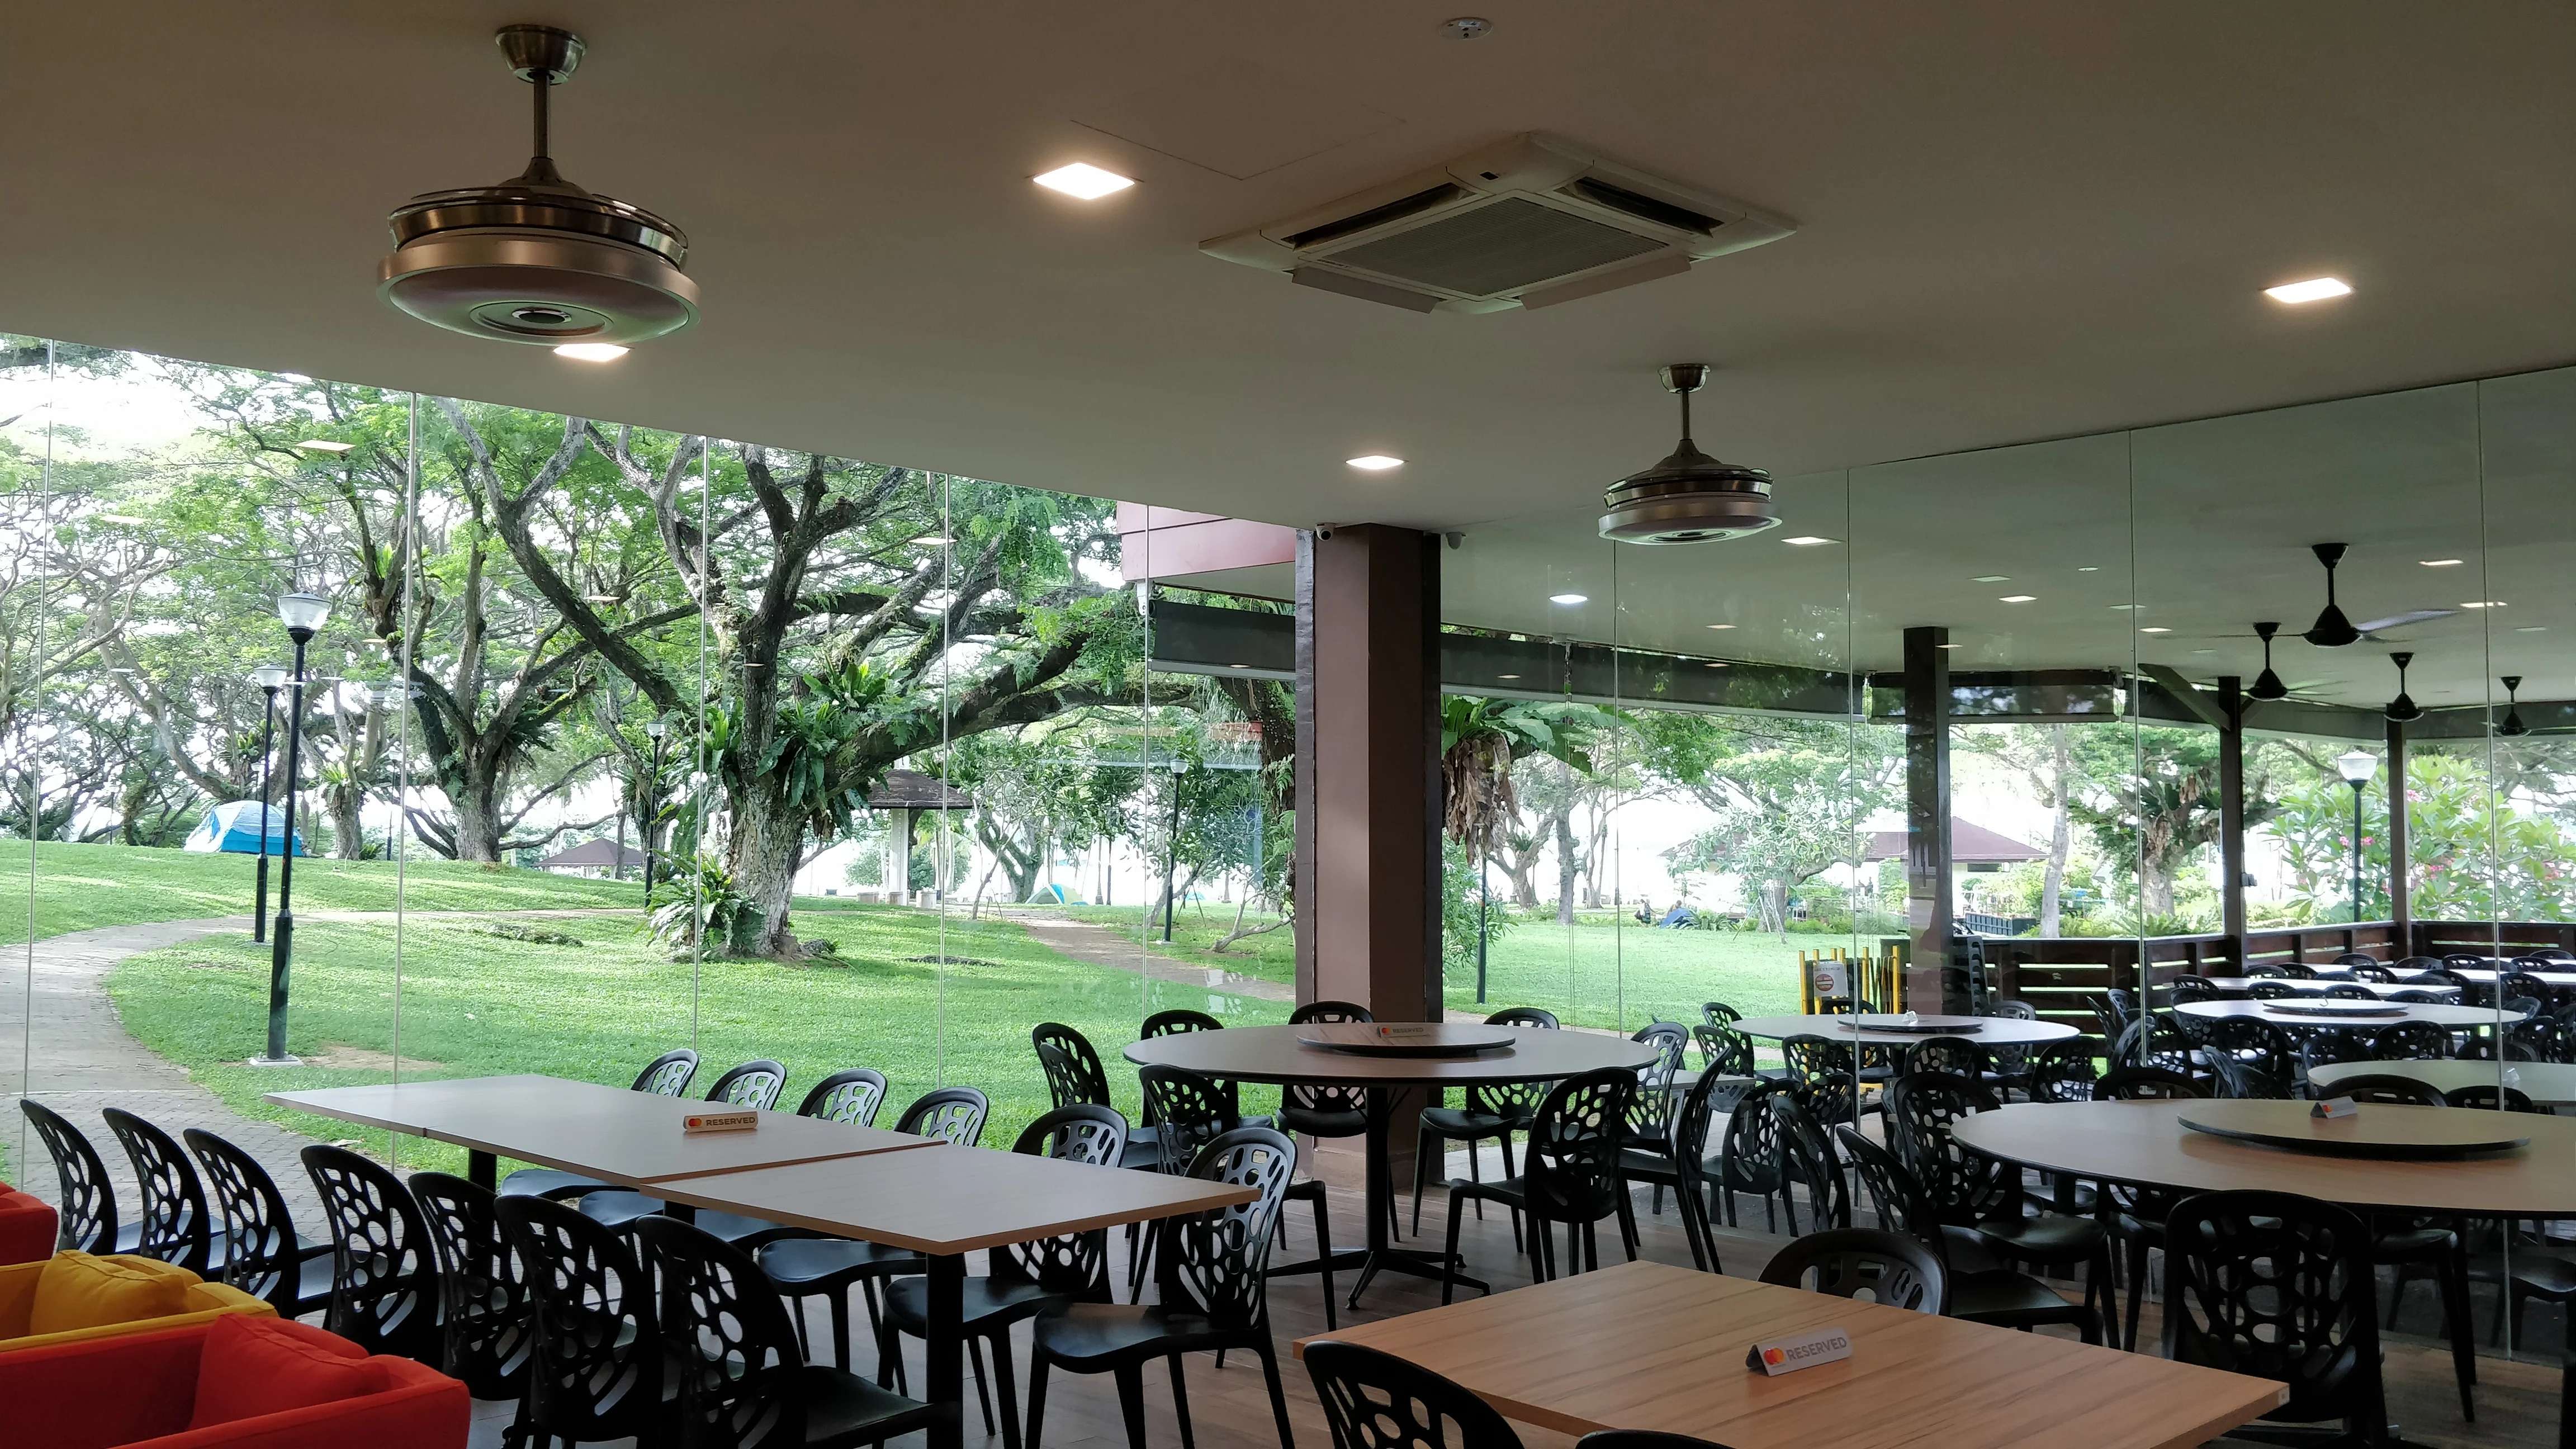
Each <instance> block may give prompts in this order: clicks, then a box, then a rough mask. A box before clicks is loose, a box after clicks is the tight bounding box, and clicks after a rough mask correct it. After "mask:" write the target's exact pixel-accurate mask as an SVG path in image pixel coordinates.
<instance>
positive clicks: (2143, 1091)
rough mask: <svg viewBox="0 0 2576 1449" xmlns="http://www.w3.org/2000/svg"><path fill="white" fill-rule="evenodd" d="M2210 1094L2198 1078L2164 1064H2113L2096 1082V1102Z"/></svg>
mask: <svg viewBox="0 0 2576 1449" xmlns="http://www.w3.org/2000/svg"><path fill="white" fill-rule="evenodd" d="M2208 1095H2209V1089H2208V1088H2206V1087H2204V1086H2202V1085H2201V1084H2200V1082H2199V1080H2198V1079H2196V1078H2193V1077H2190V1076H2186V1075H2184V1074H2183V1073H2181V1072H2177V1071H2172V1070H2169V1069H2167V1068H2164V1067H2113V1068H2112V1069H2111V1070H2109V1071H2107V1072H2104V1073H2103V1074H2102V1080H2100V1081H2098V1082H2095V1083H2094V1084H2093V1100H2094V1101H2096V1102H2152V1101H2170V1100H2172V1099H2174V1098H2177V1097H2206V1096H2208Z"/></svg>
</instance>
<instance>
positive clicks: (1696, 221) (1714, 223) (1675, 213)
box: [1565, 176, 1726, 236]
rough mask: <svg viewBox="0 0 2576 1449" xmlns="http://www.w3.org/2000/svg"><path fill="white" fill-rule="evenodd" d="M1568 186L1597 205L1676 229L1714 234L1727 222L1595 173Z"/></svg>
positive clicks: (1581, 177)
mask: <svg viewBox="0 0 2576 1449" xmlns="http://www.w3.org/2000/svg"><path fill="white" fill-rule="evenodd" d="M1565 189H1566V190H1567V191H1568V192H1570V193H1572V194H1573V195H1576V196H1580V197H1582V198H1583V199H1584V200H1586V201H1589V202H1591V203H1593V204H1594V205H1596V206H1606V207H1609V208H1611V209H1612V210H1614V211H1624V212H1626V213H1628V214H1629V215H1630V216H1633V217H1638V218H1641V219H1643V220H1646V221H1651V222H1655V223H1657V224H1658V225H1662V226H1668V227H1671V228H1672V229H1673V230H1675V231H1688V232H1697V233H1698V234H1700V235H1701V236H1713V235H1715V234H1716V232H1717V229H1718V228H1719V227H1721V226H1724V225H1726V223H1725V222H1722V221H1720V220H1718V219H1717V218H1716V217H1713V216H1702V215H1701V214H1700V213H1698V212H1696V211H1693V210H1691V209H1690V208H1689V207H1686V206H1675V205H1673V204H1672V203H1671V202H1669V201H1658V200H1656V199H1655V198H1654V197H1651V196H1645V195H1641V194H1640V193H1638V192H1634V191H1630V190H1629V189H1628V188H1626V187H1624V186H1613V185H1611V184H1610V183H1609V182H1607V181H1603V180H1601V179H1600V178H1598V177H1594V176H1578V177H1576V178H1574V179H1573V180H1572V181H1569V182H1567V183H1566V185H1565Z"/></svg>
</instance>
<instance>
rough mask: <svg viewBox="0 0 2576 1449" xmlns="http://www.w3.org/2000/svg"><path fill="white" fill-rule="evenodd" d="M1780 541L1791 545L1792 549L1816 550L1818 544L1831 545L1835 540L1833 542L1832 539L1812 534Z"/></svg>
mask: <svg viewBox="0 0 2576 1449" xmlns="http://www.w3.org/2000/svg"><path fill="white" fill-rule="evenodd" d="M1780 541H1781V542H1782V543H1785V544H1787V545H1789V546H1790V547H1791V548H1814V547H1815V546H1816V545H1817V544H1820V543H1831V542H1833V540H1832V539H1830V538H1818V537H1817V536H1816V535H1814V534H1812V533H1802V534H1799V535H1798V536H1797V537H1796V538H1784V539H1782V540H1780Z"/></svg>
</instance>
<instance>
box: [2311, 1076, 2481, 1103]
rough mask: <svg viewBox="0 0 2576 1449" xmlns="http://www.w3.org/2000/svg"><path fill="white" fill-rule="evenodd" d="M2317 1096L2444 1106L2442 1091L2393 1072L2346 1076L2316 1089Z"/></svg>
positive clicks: (2370, 1101) (2372, 1101)
mask: <svg viewBox="0 0 2576 1449" xmlns="http://www.w3.org/2000/svg"><path fill="white" fill-rule="evenodd" d="M2317 1094H2318V1095H2319V1096H2334V1097H2350V1098H2351V1099H2353V1100H2354V1101H2356V1102H2362V1103H2378V1104H2380V1105H2383V1106H2392V1107H2447V1106H2449V1105H2450V1103H2448V1102H2446V1101H2444V1100H2443V1099H2442V1094H2441V1093H2440V1092H2438V1091H2435V1090H2434V1089H2433V1088H2432V1087H2430V1086H2428V1085H2427V1084H2425V1083H2423V1082H2419V1081H2417V1080H2415V1079H2414V1078H2413V1077H2401V1076H2399V1075H2397V1074H2396V1073H2394V1072H2363V1073H2360V1074H2357V1075H2354V1076H2349V1077H2345V1078H2344V1079H2342V1080H2341V1081H2338V1082H2336V1083H2335V1084H2334V1085H2333V1086H2331V1087H2319V1088H2317Z"/></svg>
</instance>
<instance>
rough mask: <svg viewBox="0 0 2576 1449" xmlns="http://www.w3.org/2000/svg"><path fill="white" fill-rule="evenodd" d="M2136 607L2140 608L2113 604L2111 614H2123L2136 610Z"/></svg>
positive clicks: (2133, 605)
mask: <svg viewBox="0 0 2576 1449" xmlns="http://www.w3.org/2000/svg"><path fill="white" fill-rule="evenodd" d="M2136 607H2138V606H2137V605H2135V604H2113V605H2112V606H2111V612H2113V613H2115V614H2117V613H2123V612H2126V611H2127V610H2130V609H2134V608H2136Z"/></svg>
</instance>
